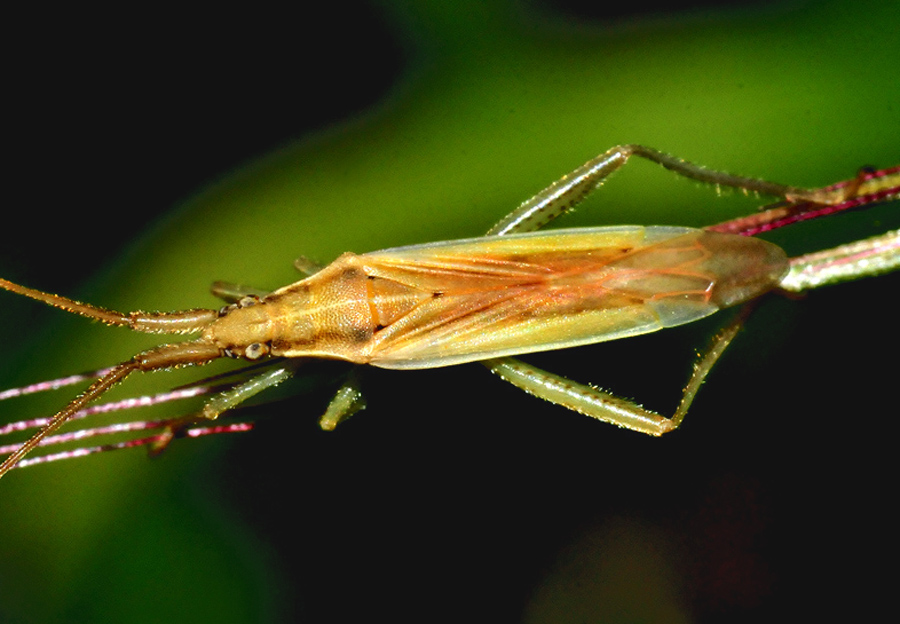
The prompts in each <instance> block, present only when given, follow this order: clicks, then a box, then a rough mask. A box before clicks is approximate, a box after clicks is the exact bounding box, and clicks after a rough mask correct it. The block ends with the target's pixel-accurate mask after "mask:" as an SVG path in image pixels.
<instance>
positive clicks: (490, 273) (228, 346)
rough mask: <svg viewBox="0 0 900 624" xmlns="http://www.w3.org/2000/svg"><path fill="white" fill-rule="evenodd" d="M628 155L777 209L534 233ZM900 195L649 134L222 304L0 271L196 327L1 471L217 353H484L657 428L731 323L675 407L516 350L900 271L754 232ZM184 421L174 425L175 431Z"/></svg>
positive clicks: (75, 407) (527, 382)
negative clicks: (159, 299)
mask: <svg viewBox="0 0 900 624" xmlns="http://www.w3.org/2000/svg"><path fill="white" fill-rule="evenodd" d="M631 156H640V157H643V158H646V159H649V160H651V161H653V162H656V163H658V164H660V165H662V166H663V167H665V168H667V169H670V170H672V171H674V172H676V173H678V174H680V175H683V176H686V177H690V178H693V179H696V180H699V181H701V182H705V183H710V184H716V185H724V186H729V187H735V188H739V189H743V190H745V191H748V192H756V193H761V194H766V195H773V196H777V197H781V198H783V199H784V202H783V203H782V204H780V205H778V206H775V207H774V208H771V209H770V210H767V211H766V212H763V213H759V214H757V215H752V216H750V217H745V218H742V219H736V220H733V221H729V222H726V223H723V224H719V225H716V226H711V227H708V228H705V229H692V228H683V227H668V226H666V227H663V226H657V227H644V226H618V227H601V228H578V229H564V230H554V231H549V232H543V231H539V230H540V228H542V227H543V226H544V225H546V224H547V223H549V222H550V221H552V220H553V219H555V218H556V217H558V216H560V215H561V214H563V213H565V212H566V211H567V210H569V209H570V208H572V207H573V206H574V205H575V204H577V203H578V202H579V201H580V200H581V199H583V198H584V197H585V196H586V195H587V194H588V193H590V192H591V191H593V190H594V189H595V188H597V187H598V186H599V185H600V184H601V183H602V182H603V181H604V180H605V178H606V177H607V176H609V174H610V173H612V172H613V171H615V170H616V169H618V168H619V167H621V166H622V165H623V164H624V163H625V162H627V160H628V159H629V158H630V157H631ZM898 197H900V167H894V168H892V169H886V170H882V171H879V172H863V173H861V174H860V175H859V176H857V178H855V179H853V180H849V181H846V182H842V183H839V184H836V185H833V186H830V187H825V188H822V189H813V190H805V189H800V188H795V187H790V186H785V185H780V184H774V183H770V182H765V181H761V180H755V179H751V178H745V177H740V176H734V175H730V174H726V173H721V172H716V171H713V170H709V169H706V168H703V167H700V166H698V165H694V164H691V163H688V162H686V161H682V160H679V159H677V158H674V157H672V156H669V155H666V154H663V153H661V152H658V151H656V150H653V149H651V148H647V147H643V146H638V145H625V146H619V147H615V148H613V149H611V150H608V151H607V152H605V153H603V154H601V155H599V156H597V157H596V158H594V159H592V160H590V161H588V162H587V163H585V164H584V165H582V166H581V167H579V168H577V169H576V170H574V171H573V172H571V173H570V174H568V175H566V176H564V177H563V178H561V179H559V180H558V181H556V182H554V183H553V184H551V185H550V186H549V187H547V188H546V189H544V190H543V191H541V192H540V193H538V194H537V195H535V196H534V197H532V198H531V199H529V200H527V201H526V202H524V203H523V204H522V205H521V206H519V207H518V208H517V209H516V210H514V211H513V212H511V213H510V214H509V215H507V216H506V217H504V218H503V219H502V220H501V221H500V222H499V223H497V224H496V225H495V226H494V227H493V228H491V230H490V231H488V232H487V234H486V235H485V236H483V237H479V238H471V239H465V240H456V241H448V242H436V243H430V244H424V245H413V246H408V247H400V248H395V249H387V250H384V251H378V252H373V253H366V254H361V255H355V254H349V253H348V254H344V255H342V256H340V257H339V258H338V259H337V260H335V261H334V262H333V263H332V264H330V265H328V266H326V267H324V268H320V267H318V266H316V265H314V264H313V263H311V262H310V261H308V260H304V259H301V260H298V261H297V263H296V266H297V268H298V269H299V270H301V271H302V272H304V273H307V274H308V277H306V278H305V279H302V280H300V281H298V282H296V283H293V284H290V285H288V286H285V287H283V288H280V289H278V290H276V291H274V292H272V293H269V294H265V293H261V292H257V291H254V290H253V289H249V288H246V287H241V286H235V285H230V284H224V283H217V284H216V285H214V288H213V290H214V292H215V293H216V294H218V295H219V296H220V297H222V298H224V299H225V300H226V301H229V302H230V303H229V305H226V306H225V307H223V308H221V309H219V310H213V309H193V310H184V311H175V312H154V313H145V312H130V313H120V312H116V311H112V310H107V309H104V308H100V307H97V306H93V305H89V304H85V303H80V302H77V301H74V300H72V299H68V298H66V297H61V296H58V295H53V294H49V293H45V292H41V291H38V290H34V289H31V288H27V287H24V286H20V285H18V284H15V283H12V282H10V281H7V280H4V279H0V287H2V288H4V289H6V290H9V291H11V292H14V293H18V294H20V295H23V296H26V297H30V298H32V299H35V300H38V301H41V302H43V303H46V304H48V305H51V306H54V307H57V308H60V309H62V310H66V311H68V312H72V313H75V314H80V315H82V316H86V317H88V318H91V319H96V320H99V321H102V322H104V323H106V324H109V325H120V326H124V327H128V328H130V329H132V330H134V331H139V332H150V333H176V334H180V333H189V332H193V333H199V334H200V335H199V337H198V338H195V339H194V340H189V341H185V342H179V343H172V344H164V345H162V346H159V347H156V348H153V349H149V350H147V351H144V352H142V353H139V354H137V355H135V356H134V357H132V358H131V359H129V360H127V361H125V362H123V363H121V364H118V365H117V366H114V367H112V368H111V369H108V370H107V371H105V373H104V374H103V375H102V376H101V377H99V379H97V380H96V381H95V382H94V383H93V384H91V385H90V386H89V387H88V389H87V390H86V391H85V392H83V393H82V394H81V395H80V396H78V397H77V398H76V399H74V400H73V401H72V402H71V403H69V404H68V405H67V406H66V407H65V408H63V409H62V410H61V411H60V412H58V413H57V414H56V415H55V416H54V417H53V418H52V419H50V421H49V422H48V423H47V424H46V425H44V426H43V427H42V428H41V429H40V430H39V431H38V432H37V433H36V434H34V435H33V436H32V437H31V438H30V439H29V440H27V441H26V442H24V443H23V444H22V445H21V446H20V447H19V448H17V449H16V450H14V451H13V452H12V453H11V454H10V455H9V456H8V457H7V458H6V460H5V461H4V462H3V464H2V465H0V476H2V475H4V474H5V473H6V472H8V471H9V470H10V469H12V468H13V467H15V466H16V465H17V464H18V463H19V461H20V460H21V459H22V458H23V457H24V456H25V455H26V454H27V453H29V452H30V451H31V450H33V449H34V448H35V447H37V446H38V445H39V444H41V442H42V440H45V439H46V438H47V436H49V435H50V434H51V433H53V432H54V431H56V430H57V429H58V428H59V427H61V426H62V425H63V424H64V423H65V422H66V421H68V420H69V419H70V418H72V417H73V416H74V415H75V414H76V413H78V412H79V411H80V410H82V409H84V408H85V407H86V406H87V405H88V404H90V403H92V402H93V401H95V400H96V399H98V398H99V397H101V396H102V395H103V394H104V393H106V392H107V391H108V390H109V389H110V388H111V387H112V386H114V385H116V384H118V383H119V382H120V381H122V380H123V379H125V378H126V377H127V376H128V375H130V374H131V373H133V372H135V371H141V372H146V371H155V370H161V369H166V368H171V367H176V366H184V365H200V364H206V363H208V362H211V361H213V360H216V359H218V358H222V357H230V358H239V359H243V360H247V361H250V362H256V361H259V360H263V359H268V358H284V359H285V361H289V360H291V359H295V358H328V359H337V360H345V361H347V362H351V363H354V364H368V365H372V366H377V367H382V368H390V369H417V368H434V367H440V366H450V365H455V364H462V363H466V362H476V361H478V362H482V363H483V364H484V365H485V366H487V367H488V369H490V370H491V371H492V372H493V373H495V374H497V375H498V376H499V377H501V378H502V379H504V380H506V381H507V382H509V383H512V384H514V385H516V386H518V387H519V388H521V389H523V390H525V391H526V392H529V393H531V394H533V395H535V396H537V397H540V398H543V399H546V400H549V401H552V402H554V403H557V404H559V405H562V406H564V407H567V408H569V409H572V410H575V411H577V412H581V413H583V414H586V415H588V416H592V417H594V418H597V419H599V420H603V421H606V422H610V423H612V424H615V425H618V426H621V427H625V428H628V429H633V430H636V431H640V432H643V433H647V434H651V435H662V434H663V433H666V432H668V431H671V430H673V429H675V428H677V427H678V426H679V424H680V423H681V421H682V420H683V418H684V416H685V414H686V412H687V410H688V408H689V407H690V404H691V402H692V400H693V398H694V396H695V394H696V392H697V390H698V389H699V387H700V385H701V383H702V381H703V379H704V378H705V377H706V375H707V374H708V372H709V370H710V369H711V367H712V366H713V364H714V363H715V361H716V360H717V359H718V358H719V357H720V356H721V354H722V352H723V351H724V349H725V348H726V346H727V345H728V344H729V343H730V341H731V339H732V338H733V337H734V335H735V334H736V332H737V330H738V328H739V325H740V318H738V320H736V321H735V322H732V323H731V324H730V325H729V326H728V327H726V329H725V330H724V331H723V332H722V333H721V334H720V335H719V336H718V337H717V339H716V340H715V341H714V342H713V345H712V346H711V348H710V349H709V350H708V351H707V352H706V353H705V354H704V355H703V356H702V357H701V359H700V361H699V363H698V364H697V366H696V367H695V369H694V372H693V374H692V375H691V378H690V380H689V382H688V384H687V386H686V388H685V390H684V394H683V397H682V400H681V402H680V404H679V406H678V408H677V410H676V411H675V413H674V415H673V416H672V417H671V418H667V417H665V416H662V415H660V414H657V413H655V412H651V411H649V410H646V409H644V408H642V407H640V406H638V405H636V404H635V403H632V402H630V401H626V400H624V399H620V398H617V397H615V396H614V395H611V394H609V393H606V392H603V391H601V390H598V389H595V388H593V387H590V386H585V385H581V384H576V383H574V382H572V381H570V380H568V379H565V378H562V377H559V376H557V375H554V374H552V373H549V372H546V371H543V370H540V369H537V368H535V367H533V366H531V365H528V364H525V363H524V362H521V361H519V360H518V359H516V358H515V357H514V356H518V355H522V354H526V353H532V352H537V351H546V350H552V349H563V348H568V347H573V346H578V345H585V344H591V343H597V342H602V341H606V340H614V339H619V338H625V337H629V336H635V335H639V334H644V333H648V332H653V331H657V330H659V329H662V328H665V327H673V326H677V325H682V324H685V323H689V322H692V321H694V320H697V319H700V318H703V317H706V316H708V315H710V314H713V313H714V312H716V311H718V310H720V309H722V308H726V307H730V306H734V305H737V304H740V303H743V302H747V301H750V300H753V299H755V298H756V297H758V296H759V295H761V294H763V293H766V292H768V291H770V290H773V289H776V288H780V289H783V290H792V291H802V290H806V289H810V288H816V287H819V286H822V285H826V284H832V283H836V282H839V281H843V280H847V279H856V278H860V277H865V276H870V275H876V274H879V273H883V272H887V271H890V270H895V269H897V268H898V266H900V231H893V232H888V233H886V234H884V235H882V236H878V237H874V238H871V239H867V240H865V241H858V242H856V243H851V244H847V245H842V246H840V247H837V248H834V249H831V250H827V251H824V252H819V253H816V254H809V255H806V256H800V257H798V258H794V259H788V258H787V256H786V254H785V252H784V251H782V250H781V249H780V248H779V247H777V246H775V245H773V244H771V243H769V242H766V241H763V240H761V239H757V238H754V237H752V236H747V234H755V233H758V232H761V231H765V230H767V229H774V228H776V227H781V226H782V225H785V224H788V223H793V222H796V221H800V220H804V219H808V218H816V217H820V216H824V215H826V214H830V213H833V212H839V211H843V210H847V209H850V208H854V207H857V206H863V205H868V204H871V203H875V202H879V201H887V200H892V199H897V198H898ZM293 370H294V369H293V367H292V366H291V365H290V364H287V363H286V364H284V365H283V366H281V365H279V366H275V367H274V368H271V369H269V370H266V371H265V372H263V373H260V374H257V375H255V376H253V377H251V378H250V379H249V380H246V381H244V382H242V383H240V384H238V385H237V386H235V387H233V388H232V389H230V390H228V391H225V392H222V393H220V394H218V395H215V396H213V397H212V398H211V399H210V400H208V401H207V403H206V404H205V405H204V407H203V408H202V410H201V411H200V413H199V414H198V415H195V416H194V417H191V418H190V419H185V420H184V422H183V423H181V424H182V425H183V424H186V423H187V422H188V421H189V420H202V419H210V420H212V419H215V418H216V417H217V416H218V415H220V414H221V413H223V412H225V411H227V410H229V409H231V408H233V407H235V406H237V405H239V404H241V403H242V402H244V401H245V400H247V399H248V398H249V397H251V396H253V395H255V394H257V393H259V392H261V391H263V390H265V389H267V388H270V387H272V386H274V385H276V384H278V383H280V382H282V381H284V380H285V379H287V378H288V377H290V376H291V374H292V373H293ZM362 405H363V403H362V396H361V393H360V391H359V389H358V387H357V386H356V383H355V381H354V380H351V381H348V382H347V383H345V385H344V386H342V387H341V388H340V389H339V391H338V392H337V394H336V395H335V398H334V399H333V400H332V402H331V404H330V405H329V407H328V410H327V411H326V413H325V416H323V418H322V420H321V424H322V426H323V427H325V428H332V427H334V426H335V425H336V424H337V423H338V422H340V421H341V420H343V419H345V418H346V417H347V416H349V415H350V414H352V413H354V412H355V411H358V410H359V409H361V407H362ZM175 428H176V427H175V426H172V427H169V429H170V431H174V429H175Z"/></svg>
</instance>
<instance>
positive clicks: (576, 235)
mask: <svg viewBox="0 0 900 624" xmlns="http://www.w3.org/2000/svg"><path fill="white" fill-rule="evenodd" d="M358 258H359V260H360V262H361V264H362V266H363V267H364V270H365V272H366V274H367V275H369V276H370V277H372V278H380V279H383V280H387V282H386V283H390V284H392V286H391V287H390V288H386V289H383V290H384V292H386V293H397V296H399V297H404V300H405V301H413V300H414V301H415V302H416V303H415V305H412V306H411V307H410V309H408V310H406V309H404V313H403V314H402V315H400V316H399V317H398V318H396V319H392V321H391V322H390V323H389V324H386V325H385V326H384V327H381V328H379V329H378V331H377V332H376V333H375V336H374V337H373V342H372V350H371V354H372V357H371V359H370V361H369V363H370V364H373V365H375V366H380V367H383V368H431V367H435V366H448V365H451V364H460V363H463V362H470V361H475V360H481V359H486V358H491V357H499V356H503V355H517V354H522V353H530V352H535V351H546V350H551V349H561V348H567V347H572V346H577V345H583V344H590V343H595V342H602V341H606V340H614V339H617V338H624V337H626V336H634V335H637V334H644V333H648V332H652V331H656V330H658V329H662V328H663V327H672V326H675V325H681V324H683V323H688V322H691V321H693V320H696V319H699V318H703V317H705V316H708V315H710V314H712V313H713V312H715V311H717V310H719V309H720V308H721V307H724V306H726V305H732V304H734V303H737V302H738V301H743V300H745V299H747V298H750V297H752V296H756V295H757V294H759V293H760V292H764V291H765V290H768V289H770V288H772V287H773V286H774V285H776V284H777V283H778V280H779V279H780V278H781V276H782V275H783V274H784V272H785V271H786V270H787V261H786V258H785V255H784V252H783V251H781V250H780V249H779V248H778V247H776V246H774V245H771V244H770V243H766V242H764V241H761V240H758V239H753V238H748V237H741V236H735V235H729V234H718V233H712V232H706V231H703V230H694V229H690V228H675V227H639V226H619V227H613V228H579V229H571V230H556V231H553V232H536V233H529V234H521V235H510V236H496V237H483V238H474V239H466V240H461V241H449V242H442V243H431V244H427V245H415V246H410V247H401V248H396V249H389V250H385V251H380V252H374V253H371V254H364V255H362V256H359V257H358ZM410 293H416V295H413V296H410ZM388 296H390V295H388Z"/></svg>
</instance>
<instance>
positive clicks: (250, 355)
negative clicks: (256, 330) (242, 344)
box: [244, 342, 269, 360]
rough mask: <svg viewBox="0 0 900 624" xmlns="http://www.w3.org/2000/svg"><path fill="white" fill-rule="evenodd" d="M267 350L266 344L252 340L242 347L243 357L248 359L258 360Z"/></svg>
mask: <svg viewBox="0 0 900 624" xmlns="http://www.w3.org/2000/svg"><path fill="white" fill-rule="evenodd" d="M268 352H269V347H268V345H265V344H263V343H261V342H254V343H253V344H251V345H249V346H248V347H247V348H246V349H244V357H245V358H247V359H248V360H258V359H259V358H261V357H262V356H264V355H266V354H267V353H268Z"/></svg>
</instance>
